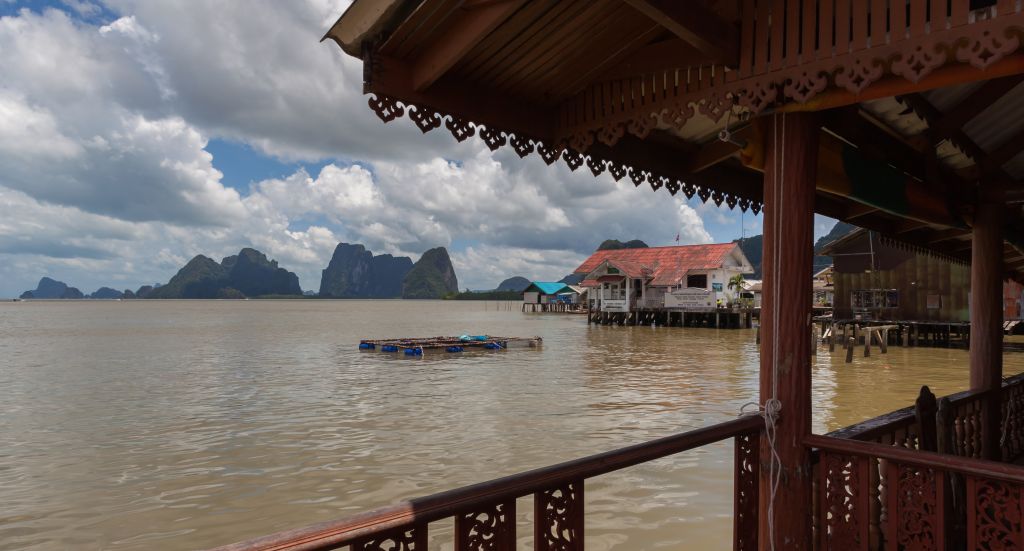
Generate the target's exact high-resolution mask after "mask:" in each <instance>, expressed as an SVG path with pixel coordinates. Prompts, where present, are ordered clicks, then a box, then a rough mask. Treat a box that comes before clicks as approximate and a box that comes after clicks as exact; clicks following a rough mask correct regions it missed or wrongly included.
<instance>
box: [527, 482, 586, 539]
mask: <svg viewBox="0 0 1024 551" xmlns="http://www.w3.org/2000/svg"><path fill="white" fill-rule="evenodd" d="M533 503H534V515H535V517H536V519H537V521H536V523H535V524H534V527H535V534H534V549H536V550H537V551H577V550H578V551H582V550H583V481H582V480H577V481H574V482H570V483H568V484H566V485H564V486H560V487H558V488H551V489H549V490H544V491H542V492H537V493H536V494H534V496H533Z"/></svg>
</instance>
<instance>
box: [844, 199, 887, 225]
mask: <svg viewBox="0 0 1024 551" xmlns="http://www.w3.org/2000/svg"><path fill="white" fill-rule="evenodd" d="M879 210H881V209H879V208H878V207H873V206H871V205H865V204H863V203H853V202H851V203H850V206H848V207H847V208H846V217H845V219H846V220H847V221H849V220H853V219H855V218H860V217H861V216H866V215H868V214H874V213H876V212H878V211H879Z"/></svg>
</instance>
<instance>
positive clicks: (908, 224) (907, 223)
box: [893, 220, 931, 235]
mask: <svg viewBox="0 0 1024 551" xmlns="http://www.w3.org/2000/svg"><path fill="white" fill-rule="evenodd" d="M930 225H931V224H929V223H928V222H922V221H920V220H904V221H902V222H900V223H899V224H897V225H896V231H895V232H893V233H895V234H896V235H899V234H902V233H910V232H912V231H915V230H919V229H921V228H926V227H928V226H930Z"/></svg>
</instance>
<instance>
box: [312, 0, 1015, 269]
mask: <svg viewBox="0 0 1024 551" xmlns="http://www.w3.org/2000/svg"><path fill="white" fill-rule="evenodd" d="M364 1H366V0H356V3H355V4H354V5H353V7H352V8H350V10H349V11H350V12H351V13H358V14H365V13H368V9H367V8H365V7H363V6H361V5H360V4H362V3H363V2H364ZM1017 4H1018V2H1017V1H1015V0H982V1H980V2H979V1H977V0H973V1H972V0H952V1H947V0H903V1H894V0H695V2H694V3H692V5H691V4H688V6H690V7H695V8H698V9H693V10H689V11H686V10H680V9H679V8H678V5H677V4H676V3H674V2H671V1H668V0H598V1H593V2H591V1H584V0H559V1H555V0H421V1H420V2H400V3H399V4H398V5H393V4H392V3H389V2H383V3H381V4H379V5H378V11H380V12H381V14H380V16H379V17H378V18H376V19H374V18H373V17H368V16H365V15H360V16H359V17H355V16H352V17H349V14H346V16H345V17H343V18H342V19H341V20H339V22H338V23H337V24H336V25H335V26H334V27H333V28H332V29H331V30H330V31H329V32H328V33H327V36H326V38H331V39H333V40H335V41H336V42H338V43H339V44H340V45H341V46H342V47H343V48H344V49H345V51H346V52H349V53H352V52H359V54H358V56H359V57H360V58H361V59H362V60H363V63H364V91H365V92H366V93H367V94H369V95H370V97H369V105H370V107H371V108H372V109H373V111H374V112H375V113H376V114H377V115H378V116H379V117H380V118H381V120H383V121H385V122H388V121H391V120H394V119H396V118H400V117H405V116H408V118H410V119H411V120H412V122H413V123H414V124H416V125H417V127H418V128H420V129H421V130H422V131H423V132H429V131H432V130H434V129H436V128H440V127H441V126H444V127H445V128H446V129H447V130H448V131H449V132H451V134H452V135H453V136H454V137H455V138H456V139H457V140H459V141H463V140H466V139H470V138H473V137H479V138H480V139H482V140H483V141H484V143H485V144H486V145H487V146H488V147H489V148H490V149H492V150H496V149H497V148H499V147H503V146H504V147H512V148H513V149H514V150H515V151H516V153H517V154H519V155H520V156H522V157H525V156H527V155H530V154H537V155H539V156H540V157H541V158H542V159H543V160H544V161H545V162H547V163H548V164H552V163H555V162H556V161H559V160H561V161H563V162H565V163H566V165H567V166H568V167H569V168H570V169H572V170H577V169H579V168H580V167H583V166H584V165H585V166H586V169H587V170H590V171H591V172H592V173H593V174H594V175H600V174H603V173H605V172H608V173H609V174H611V175H612V177H613V178H615V179H616V180H621V179H622V178H626V177H628V178H629V179H630V181H632V182H633V183H634V184H635V185H637V186H640V185H642V184H646V185H649V186H650V187H651V188H652V189H654V190H660V189H662V188H665V189H666V190H668V191H669V192H670V193H671V194H673V195H675V194H678V193H679V192H680V191H682V192H683V194H684V195H686V196H687V197H688V198H692V197H698V198H700V199H701V200H703V201H709V200H710V201H713V202H714V203H715V204H718V205H726V206H728V207H730V208H732V207H736V206H739V207H740V208H741V209H743V210H748V209H749V210H753V211H754V212H759V211H760V210H761V208H762V198H763V190H762V186H761V179H762V176H761V174H760V173H759V170H760V166H759V164H758V162H757V155H758V149H759V148H761V147H762V145H761V144H762V138H761V135H763V134H759V132H758V128H757V122H758V120H759V119H758V115H765V114H769V113H778V112H787V111H824V112H825V113H823V116H822V119H821V120H822V125H823V132H827V133H830V134H832V135H833V136H834V138H833V137H828V136H824V135H823V137H822V138H823V139H822V140H821V141H822V144H823V145H822V148H823V149H822V152H823V154H822V155H821V157H822V158H824V159H826V160H830V161H829V162H831V163H832V165H831V166H827V165H822V166H820V167H819V181H818V185H817V198H816V202H815V211H816V212H819V213H821V214H825V215H827V216H831V217H834V218H837V219H842V220H848V221H852V222H854V223H856V224H857V225H860V226H862V227H865V228H869V229H873V230H875V231H877V232H879V233H881V234H884V235H887V236H889V237H891V238H893V239H895V240H897V241H899V242H901V243H906V244H907V245H908V246H913V247H919V248H922V249H927V250H929V251H930V252H932V253H935V254H939V255H944V256H947V257H949V258H956V259H961V260H962V259H964V258H966V257H967V256H968V255H967V254H965V250H969V247H968V248H967V249H965V248H964V247H963V245H961V244H959V243H952V242H950V241H938V242H933V241H934V238H935V236H937V235H943V233H944V232H948V231H956V232H957V236H958V238H964V237H969V236H970V232H971V230H970V220H971V212H970V207H969V206H967V205H970V204H972V203H973V202H974V201H976V200H977V197H978V194H979V193H980V191H984V188H985V186H983V185H979V184H978V182H979V181H985V182H990V181H992V180H998V181H999V182H1000V185H1003V186H1005V187H1006V189H1007V195H1006V197H1007V198H1008V199H1010V200H1011V201H1017V200H1018V199H1014V198H1015V197H1024V162H1021V161H1019V158H1020V157H1018V153H1020V152H1021V150H1022V149H1024V147H1018V146H1017V145H1016V142H1019V141H1021V140H1019V139H1008V140H1006V141H1003V142H1001V143H999V144H997V145H998V146H999V147H989V145H990V144H984V145H985V147H980V146H977V144H975V146H973V147H972V145H971V140H970V139H968V138H969V137H968V136H965V134H964V132H962V130H961V127H962V126H963V125H964V124H965V122H968V121H970V120H972V117H974V116H976V115H978V114H979V113H980V112H981V111H983V110H984V108H985V106H986V105H987V104H990V103H992V102H993V101H994V100H995V99H996V98H999V97H1000V95H1001V94H1003V95H1006V94H1007V92H1008V91H1010V90H1015V89H1014V86H1015V83H1017V82H1024V79H1022V78H1021V77H1020V75H1021V74H1024V51H1021V45H1022V44H1021V36H1022V34H1024V13H1022V12H1021V11H1020V9H1018V5H1017ZM972 5H974V6H975V7H977V6H979V5H982V6H983V7H981V8H980V9H975V10H971V9H970V7H971V6H972ZM388 6H391V7H390V8H389V7H388ZM897 6H899V8H902V9H897ZM733 30H734V31H735V32H733ZM730 37H731V38H730ZM730 44H735V46H736V47H735V48H734V47H732V46H730ZM1004 77H1005V78H1004ZM981 81H984V82H985V83H986V84H984V85H982V86H980V89H979V90H978V91H977V92H975V93H972V95H971V97H970V98H967V99H969V100H971V101H965V102H964V103H965V104H967V105H966V106H962V107H961V108H959V109H956V110H955V111H951V112H946V110H945V106H941V107H942V109H938V108H935V107H934V106H932V107H931V108H930V107H929V106H928V101H927V99H926V98H924V95H926V94H930V91H932V90H937V89H947V88H956V87H958V86H959V87H963V86H964V85H965V83H972V82H981ZM1020 91H1021V90H1016V92H1020ZM1010 95H1012V94H1010ZM892 98H898V99H899V100H900V101H902V102H903V105H904V106H905V108H906V110H907V111H908V112H913V113H915V114H916V115H917V116H918V117H920V118H921V120H922V121H924V122H923V123H922V124H926V126H927V128H926V129H925V130H926V131H925V132H923V133H922V134H921V135H901V134H900V129H899V125H900V124H901V123H902V121H901V120H899V117H902V116H903V115H902V113H897V115H899V116H898V117H896V118H895V119H893V118H890V119H887V120H882V118H881V117H880V116H879V115H878V114H877V113H876V112H875V111H874V109H875V107H874V106H873V105H872V104H873V103H877V102H879V101H891V100H892ZM1021 101H1022V102H1024V99H1021ZM1022 104H1024V103H1022ZM901 109H903V108H902V107H901ZM979 120H980V119H979ZM726 127H728V128H730V129H731V130H732V131H733V132H732V135H731V137H730V139H729V140H727V141H719V140H718V139H717V137H716V135H717V133H718V132H719V131H720V130H721V129H723V128H726ZM1018 136H1024V125H1022V128H1021V129H1020V132H1019V133H1018ZM837 139H838V141H837ZM842 142H845V143H847V144H850V145H851V146H852V147H853V148H854V149H855V150H856V151H857V155H859V156H860V157H861V158H863V159H864V160H865V162H873V163H876V164H879V165H880V166H881V165H888V166H890V167H891V169H892V170H895V171H898V172H902V173H904V174H905V175H906V180H907V181H906V186H908V188H907V189H908V190H909V189H910V188H912V187H915V186H916V188H918V191H921V190H924V192H925V193H924V195H927V196H928V201H925V202H922V203H920V204H919V205H918V206H922V205H925V203H929V202H930V206H929V207H927V208H926V209H925V210H921V209H918V210H917V212H907V211H903V210H900V209H899V208H895V209H893V208H888V207H887V206H886V205H885V204H879V203H877V202H872V201H871V200H870V199H869V198H868V197H867V196H858V195H857V194H856V193H852V192H851V191H850V189H845V188H843V186H841V185H839V186H837V185H836V182H835V181H833V180H834V176H836V175H837V174H839V173H840V172H841V171H842V169H843V166H841V164H840V163H841V160H840V159H843V158H845V157H846V156H848V152H844V151H841V150H842V149H844V148H846V146H844V145H842ZM940 142H941V143H942V144H952V147H954V148H956V149H958V150H961V151H963V153H964V155H965V156H964V157H963V158H961V159H959V160H958V163H959V164H956V163H953V164H950V163H948V162H947V161H948V159H946V157H948V155H946V153H948V151H946V150H948V149H949V147H950V146H949V145H940ZM837 143H838V145H837ZM939 148H945V150H944V151H943V155H939V153H938V152H937V151H936V149H939ZM762 151H763V148H762ZM762 154H763V153H762ZM741 161H742V162H741ZM822 162H826V161H822ZM1015 163H1016V164H1015ZM1003 165H1007V166H1009V165H1014V166H1016V165H1020V167H1019V169H1018V170H1016V171H1013V170H1009V169H1006V170H1004V167H1003ZM847 166H849V165H847ZM985 185H991V184H985ZM916 196H917V197H919V198H920V197H922V195H921V194H920V193H918V194H917V195H916ZM928 209H931V210H928ZM1020 214H1021V213H1019V212H1017V213H1016V214H1013V216H1012V217H1011V218H1013V219H1014V220H1015V221H1014V222H1013V224H1017V225H1018V226H1019V225H1020V224H1021V223H1022V220H1021V219H1022V218H1024V217H1022V216H1021V215H1020ZM1018 226H1011V227H1010V228H1011V229H1012V228H1015V227H1018ZM1013 237H1014V235H1013V232H1012V231H1010V230H1008V231H1007V241H1008V242H1009V243H1011V244H1013V243H1014V239H1013ZM1014 246H1017V245H1014ZM1007 260H1008V262H1007V267H1008V269H1010V270H1012V271H1014V272H1016V273H1017V274H1020V273H1024V271H1022V270H1024V264H1019V263H1018V264H1013V263H1012V262H1013V259H1007Z"/></svg>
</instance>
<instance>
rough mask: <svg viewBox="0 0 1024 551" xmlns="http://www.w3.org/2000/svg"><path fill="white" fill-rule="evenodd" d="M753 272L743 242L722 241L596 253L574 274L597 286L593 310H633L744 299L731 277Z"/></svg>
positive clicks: (705, 305) (703, 305)
mask: <svg viewBox="0 0 1024 551" xmlns="http://www.w3.org/2000/svg"><path fill="white" fill-rule="evenodd" d="M753 271H754V268H753V266H751V265H750V261H748V260H747V257H746V256H745V255H744V254H743V251H742V250H741V249H740V247H739V245H737V244H736V243H719V244H713V245H681V246H676V247H650V248H642V249H614V250H604V251H597V252H595V253H594V254H592V255H590V258H588V259H587V260H585V261H584V262H583V264H580V266H579V267H578V268H576V271H575V273H576V274H578V275H583V276H584V279H583V281H584V284H585V285H586V286H588V287H591V288H593V289H594V291H593V292H592V293H591V296H590V307H591V309H592V310H597V311H603V312H629V311H632V310H636V309H640V308H642V309H661V308H670V309H671V308H678V309H708V308H715V307H717V306H718V305H719V304H722V305H724V304H725V303H727V302H729V301H731V300H732V299H734V298H738V297H739V294H740V292H741V289H735V288H734V289H730V288H729V287H728V286H729V279H730V278H732V277H733V276H734V275H736V274H744V273H751V272H753ZM681 290H687V291H686V292H685V293H679V292H678V291H681ZM694 291H698V292H696V293H695V292H694ZM684 295H685V296H686V299H685V300H684V299H683V298H682V297H683V296H684Z"/></svg>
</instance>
